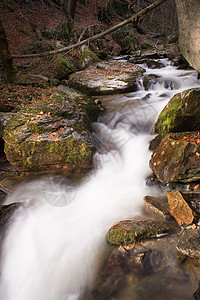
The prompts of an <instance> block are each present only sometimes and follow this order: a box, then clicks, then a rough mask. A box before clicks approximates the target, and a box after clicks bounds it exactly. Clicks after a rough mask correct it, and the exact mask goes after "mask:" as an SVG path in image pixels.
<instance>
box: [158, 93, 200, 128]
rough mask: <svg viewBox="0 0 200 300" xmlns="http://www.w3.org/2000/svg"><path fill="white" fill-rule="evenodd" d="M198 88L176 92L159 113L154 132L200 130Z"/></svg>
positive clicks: (199, 96) (199, 94)
mask: <svg viewBox="0 0 200 300" xmlns="http://www.w3.org/2000/svg"><path fill="white" fill-rule="evenodd" d="M199 104H200V88H193V89H189V90H186V91H183V92H181V93H178V94H176V95H175V96H173V97H172V99H171V100H170V101H169V102H168V104H167V105H166V106H165V108H164V109H163V110H162V112H161V113H160V115H159V117H158V120H157V122H156V124H155V127H154V131H155V133H160V134H166V133H170V132H184V131H198V130H200V105H199Z"/></svg>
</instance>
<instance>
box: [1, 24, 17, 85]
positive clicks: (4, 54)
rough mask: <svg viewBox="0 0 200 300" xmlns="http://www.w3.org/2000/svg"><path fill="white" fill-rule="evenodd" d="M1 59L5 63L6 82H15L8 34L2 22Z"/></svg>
mask: <svg viewBox="0 0 200 300" xmlns="http://www.w3.org/2000/svg"><path fill="white" fill-rule="evenodd" d="M0 58H1V60H2V63H3V69H4V76H5V79H6V81H8V82H11V83H12V82H14V72H13V66H12V61H13V58H12V56H11V54H10V52H9V50H8V43H7V40H6V34H5V31H4V28H3V25H2V23H1V20H0Z"/></svg>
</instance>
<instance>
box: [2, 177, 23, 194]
mask: <svg viewBox="0 0 200 300" xmlns="http://www.w3.org/2000/svg"><path fill="white" fill-rule="evenodd" d="M23 180H24V177H22V176H8V177H6V178H4V179H2V180H0V190H1V191H2V192H4V193H5V194H9V193H11V192H12V191H13V190H14V188H15V187H16V186H17V185H18V184H20V183H21V182H22V181H23Z"/></svg>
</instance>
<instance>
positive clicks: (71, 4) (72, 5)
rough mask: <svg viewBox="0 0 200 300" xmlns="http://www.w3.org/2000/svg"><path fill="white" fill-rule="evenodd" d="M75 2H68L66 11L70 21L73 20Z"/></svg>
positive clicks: (73, 0)
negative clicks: (70, 18)
mask: <svg viewBox="0 0 200 300" xmlns="http://www.w3.org/2000/svg"><path fill="white" fill-rule="evenodd" d="M76 3H77V0H68V11H69V14H70V16H71V17H72V19H74V16H75V11H76Z"/></svg>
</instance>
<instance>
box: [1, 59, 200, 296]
mask: <svg viewBox="0 0 200 300" xmlns="http://www.w3.org/2000/svg"><path fill="white" fill-rule="evenodd" d="M147 58H148V62H145V59H144V58H143V60H142V61H140V63H141V64H139V66H137V65H136V64H134V63H133V62H131V60H129V61H128V62H127V61H125V60H124V59H123V60H122V61H121V60H118V59H115V60H112V61H110V62H105V63H100V62H98V63H97V64H96V65H95V66H92V67H90V68H89V69H86V70H84V71H81V72H77V73H75V74H73V75H70V78H69V81H68V82H69V85H70V87H69V86H64V85H60V86H59V87H58V91H57V92H56V93H55V94H53V95H52V96H51V98H50V99H49V100H47V101H41V102H40V103H36V104H34V105H29V106H27V107H25V108H23V109H21V110H19V111H18V112H17V113H14V114H13V115H12V116H10V117H11V118H10V117H9V118H8V119H6V118H7V116H6V117H5V116H3V121H4V123H3V127H5V129H4V133H3V139H4V141H5V153H6V156H7V159H8V160H9V161H10V163H11V164H12V165H13V167H14V169H12V171H13V172H17V174H19V173H21V176H18V177H17V178H23V177H22V176H25V175H27V173H28V174H34V175H35V174H36V172H44V171H47V170H51V169H53V170H55V169H57V170H62V171H63V170H64V171H67V174H69V172H72V171H73V172H76V170H81V172H83V171H84V172H85V170H87V171H88V170H90V169H91V168H92V164H93V166H94V168H95V172H96V173H95V174H94V175H89V184H88V183H87V182H86V183H83V184H82V186H81V187H80V188H77V195H75V196H73V199H72V200H74V201H72V203H71V200H70V201H69V202H68V203H66V202H65V201H64V202H62V204H63V203H65V204H64V205H63V206H64V207H65V208H63V207H62V208H63V210H62V212H61V211H60V213H58V211H55V208H54V207H52V206H54V205H52V203H55V202H53V201H49V200H47V199H46V198H45V196H46V193H45V194H44V186H46V185H44V184H46V183H44V182H48V180H47V181H46V179H45V181H40V182H38V181H37V180H36V181H34V182H33V185H31V184H30V182H28V185H25V186H24V187H23V185H22V186H21V187H20V185H19V188H18V189H17V190H16V192H15V191H14V193H12V194H11V196H8V198H7V200H6V204H10V202H13V199H15V200H14V201H18V200H19V199H20V197H22V194H21V193H23V189H24V193H25V191H26V197H25V198H24V199H25V200H24V202H23V201H22V204H21V205H20V207H22V208H21V209H17V210H16V213H15V214H14V215H13V216H14V222H13V224H15V222H16V220H17V215H18V214H19V216H21V213H22V215H23V214H24V217H23V221H22V224H21V226H22V228H21V229H20V230H19V237H20V238H21V239H22V240H24V239H25V232H24V228H25V226H26V222H28V224H29V226H30V227H29V229H30V232H29V234H30V235H32V233H33V232H34V231H35V228H36V227H38V226H39V227H40V226H41V225H42V224H43V220H44V218H45V220H46V222H47V224H51V225H50V227H51V226H52V225H53V227H52V228H53V231H52V232H53V234H52V235H51V237H49V236H48V233H47V232H48V229H47V231H45V229H44V231H42V232H43V234H45V240H46V239H47V243H48V241H49V246H50V245H51V243H52V242H53V243H56V249H55V250H54V247H52V249H49V247H47V248H46V247H43V248H42V251H41V254H40V255H41V257H40V259H44V261H46V259H45V255H46V251H47V253H49V254H50V255H49V257H54V254H55V253H58V252H59V253H60V250H59V249H61V248H62V249H65V250H66V253H67V255H66V254H60V255H61V256H59V257H60V258H62V259H63V261H64V263H63V264H62V266H61V265H60V269H59V268H57V267H56V270H57V271H58V274H59V273H60V272H61V274H63V276H65V280H63V278H62V279H61V278H60V281H59V279H58V280H57V281H56V284H52V287H51V289H49V290H48V291H46V290H45V292H44V290H43V286H45V282H46V280H47V278H49V277H48V276H51V274H52V273H51V272H50V273H49V271H48V268H47V269H45V268H44V277H43V278H41V280H40V281H38V280H36V282H34V277H35V275H36V274H37V272H36V273H34V276H33V278H32V276H31V278H32V279H31V280H32V284H31V285H30V286H29V287H28V288H27V289H26V290H25V291H24V292H23V294H22V297H21V298H20V299H21V300H25V299H26V298H27V297H29V298H30V297H32V298H30V299H36V298H33V297H37V299H47V298H49V297H52V299H56V298H55V297H56V296H55V290H59V292H58V294H59V297H63V296H65V295H68V296H67V297H69V295H72V296H73V297H75V299H79V297H81V298H83V299H86V298H87V299H147V298H148V297H149V295H150V298H151V299H162V300H165V299H170V300H171V299H192V298H193V294H194V292H195V291H196V290H197V289H198V281H199V279H200V278H199V275H198V274H199V270H200V265H199V258H200V254H199V253H200V251H199V249H200V245H199V237H200V229H199V219H200V207H199V201H200V188H199V161H200V149H199V144H200V136H199V130H200V128H199V127H200V124H199V114H200V112H199V107H200V106H199V103H200V88H199V87H200V83H199V81H198V80H197V74H196V72H195V71H193V70H188V71H184V70H178V69H176V68H174V67H172V66H171V63H170V62H169V61H168V60H167V59H160V58H158V57H157V58H156V59H155V58H152V54H151V55H150V58H149V57H148V56H147ZM149 59H150V60H151V68H149V67H148V63H149ZM152 66H153V67H152ZM74 88H75V89H74ZM76 89H79V90H80V91H81V92H80V91H77V90H76ZM82 92H84V93H86V94H87V95H85V94H82ZM108 93H109V94H111V95H107V94H108ZM115 93H120V95H113V94H115ZM174 94H175V95H174ZM162 109H163V110H162ZM161 110H162V112H161V113H160V111H161ZM97 118H98V122H96V121H97ZM156 120H157V121H156ZM91 122H92V124H91ZM5 123H6V126H5ZM149 144H150V149H151V151H152V154H151V158H150V155H149V154H150V153H149V152H148V147H149ZM95 151H96V152H95ZM94 153H95V154H94ZM92 158H93V162H92ZM148 160H149V164H150V168H151V170H152V172H153V173H152V174H151V171H150V169H148ZM153 174H154V175H153ZM12 178H15V177H12ZM51 178H52V177H51ZM147 178H148V179H147ZM145 179H146V182H147V186H145V184H144V182H145ZM14 180H15V179H14ZM14 180H13V181H12V179H11V186H12V183H13V182H14ZM6 182H7V183H6ZM16 182H17V181H16ZM6 184H8V180H7V181H6V180H5V179H4V182H3V181H1V190H2V193H8V190H6ZM26 186H28V188H26ZM34 186H35V187H34ZM36 186H38V191H37V193H36V195H35V196H34V188H36V189H37V187H36ZM48 186H49V185H48ZM51 187H52V185H51ZM93 187H94V189H95V188H96V187H97V188H98V191H97V190H95V192H94V190H93ZM57 188H58V189H57V190H56V193H57V194H56V193H55V190H53V195H54V197H55V196H56V195H58V194H59V195H60V194H62V197H63V192H61V190H63V185H62V187H61V186H60V185H59V186H58V187H57ZM61 188H62V189H61ZM45 191H46V189H45ZM50 194H52V190H51V191H50ZM56 197H57V196H56ZM59 197H60V196H59ZM65 197H66V194H65V196H64V198H62V199H66V198H65ZM22 198H23V197H22ZM43 198H44V199H43ZM143 198H144V200H143ZM27 199H28V200H27ZM38 199H39V200H40V201H42V203H43V204H42V206H41V208H40V205H39V204H38V206H36V207H35V206H34V207H35V208H34V209H33V210H34V214H35V215H37V217H38V219H37V221H36V223H35V222H33V223H30V219H31V218H30V216H31V205H33V204H31V203H39V202H38V201H39V200H38ZM45 199H46V200H45ZM94 199H95V200H94ZM43 200H45V201H46V203H45V201H43ZM55 200H56V199H55ZM20 201H21V200H20ZM142 201H144V202H142ZM44 203H45V205H44ZM49 204H50V208H49ZM67 204H68V205H69V206H66V205H67ZM14 205H15V204H14ZM46 205H47V207H46ZM55 206H56V205H55ZM61 206H62V205H61ZM9 207H10V206H9ZM11 207H12V204H11ZM42 207H43V208H42ZM45 207H46V208H45ZM85 207H86V208H87V209H86V210H85ZM144 207H145V210H144ZM5 208H6V209H7V207H5V206H3V207H2V216H3V217H2V220H4V218H5V213H4V211H5ZM14 208H15V207H14ZM44 208H45V210H46V212H45V215H43V214H42V215H41V211H42V210H43V209H44ZM18 211H19V213H18ZM68 211H69V213H68ZM46 213H47V215H46ZM10 215H11V216H12V212H11V214H10V210H9V216H10ZM77 218H78V220H79V221H78V222H77V220H76V219H77ZM58 219H59V225H58V224H57V221H56V220H58ZM86 219H87V224H88V225H86V223H85V221H84V222H82V229H80V225H79V222H81V220H82V221H83V220H86ZM75 221H76V224H74V222H75ZM20 222H21V221H20ZM5 223H6V224H7V221H6V222H5ZM2 226H3V223H2ZM57 226H59V227H57ZM46 227H47V228H48V226H47V225H46V226H45V228H46ZM42 228H43V225H42ZM55 228H56V230H55ZM61 228H62V229H61ZM63 228H65V230H64V232H63V233H62V234H61V235H60V234H59V235H58V236H59V239H58V237H57V235H54V232H55V233H56V232H57V231H60V230H61V231H63ZM14 231H15V228H14V225H11V231H10V233H9V235H8V238H6V240H5V243H4V244H5V245H4V246H3V256H2V272H3V273H2V280H3V281H2V282H3V283H2V287H1V289H0V294H1V295H2V296H4V297H5V295H6V294H4V292H3V290H4V288H5V286H4V278H5V277H6V276H9V278H10V279H9V287H8V290H7V293H8V295H10V296H8V297H7V298H5V299H7V300H9V299H11V298H12V295H14V294H15V293H17V289H18V287H17V286H16V285H15V283H14V280H15V275H14V274H10V273H11V269H10V267H11V265H10V266H9V255H12V253H10V254H9V251H8V248H12V247H11V245H12V242H11V244H10V238H11V237H10V235H11V233H12V232H14ZM71 232H72V236H71ZM106 233H107V234H106ZM76 234H78V236H79V237H78V239H77V238H76V240H78V245H79V246H77V244H76V242H75V239H74V236H75V235H76ZM40 238H41V240H40ZM40 238H39V240H38V239H37V240H38V241H37V243H38V244H35V242H34V243H33V245H32V244H31V243H32V242H30V243H29V246H30V245H32V246H33V249H34V247H36V248H37V247H41V245H43V241H42V239H43V235H42V234H40ZM86 240H87V242H86ZM40 243H41V244H40ZM63 243H64V244H63ZM69 243H71V245H73V247H75V249H77V248H76V247H78V249H79V252H78V254H77V255H79V256H80V257H82V255H83V257H85V264H84V266H83V274H82V271H81V272H80V270H79V267H78V266H76V264H82V262H83V261H82V260H81V261H79V260H78V263H76V262H75V260H76V259H77V256H76V257H75V256H74V255H73V251H70V250H69ZM106 243H107V244H106ZM80 245H81V246H80ZM105 245H107V246H106V256H107V258H106V259H103V266H102V267H99V268H98V273H96V274H97V275H96V276H94V274H95V272H94V271H91V265H93V264H94V265H96V264H95V263H94V261H96V259H97V258H96V257H99V255H100V256H101V255H102V253H104V251H105V248H104V246H105ZM29 246H27V247H29ZM43 246H44V245H43ZM63 247H64V248H63ZM93 247H96V248H99V249H98V250H99V251H97V253H96V252H95V251H94V249H93ZM102 247H103V248H104V249H102ZM12 249H13V250H12V251H14V252H13V253H15V255H16V257H18V256H21V253H20V254H19V253H18V248H17V245H16V244H14V246H13V248H12ZM45 249H46V250H45ZM92 249H93V250H92ZM7 251H8V252H7ZM49 251H50V252H49ZM52 251H53V252H52ZM57 251H58V252H57ZM22 252H23V253H24V255H25V256H26V254H27V248H26V247H24V249H23V251H22ZM64 252H65V251H64ZM95 253H96V254H95ZM94 255H95V256H94ZM86 256H87V260H86ZM104 257H105V256H104ZM52 259H53V258H52ZM69 259H70V261H69ZM90 259H92V262H91V261H90ZM34 263H36V260H35V257H32V256H31V255H28V256H27V264H29V266H30V269H31V268H32V266H33V264H34ZM50 263H51V259H50V260H49V261H48V260H47V266H48V265H49V264H50ZM54 263H55V266H58V265H59V262H58V261H56V260H55V261H54ZM69 265H70V268H69ZM67 267H68V269H69V271H67ZM16 268H17V266H16ZM72 268H74V270H75V271H74V274H75V275H74V277H73V276H72V277H73V280H74V283H73V284H72V283H71V281H70V280H71V279H70V277H71V275H70V270H72ZM9 270H10V271H9ZM94 270H96V269H95V267H94ZM38 271H39V269H38ZM57 271H56V272H57ZM7 272H8V273H7ZM25 273H26V272H24V276H27V274H25ZM78 274H79V275H78ZM84 274H87V276H85V275H84ZM84 276H85V277H84ZM90 276H91V277H92V279H91V278H90ZM58 277H59V276H58ZM23 278H24V277H23V276H21V279H20V280H21V284H22V285H23ZM94 278H95V280H94ZM61 283H62V284H61ZM34 284H36V285H37V286H38V287H39V288H38V291H37V292H36V294H35V293H33V295H32V296H31V291H33V290H32V287H33V286H34ZM82 284H83V285H82ZM80 295H81V296H80ZM147 295H148V297H147ZM196 295H198V291H197V292H196ZM9 297H10V298H9ZM195 297H198V296H195ZM196 299H198V298H196Z"/></svg>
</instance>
